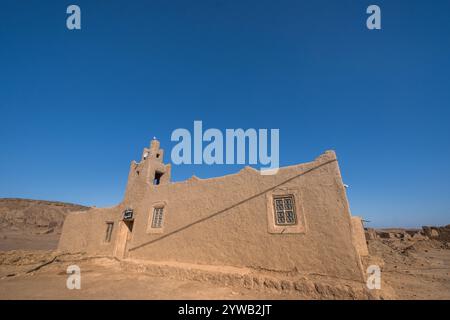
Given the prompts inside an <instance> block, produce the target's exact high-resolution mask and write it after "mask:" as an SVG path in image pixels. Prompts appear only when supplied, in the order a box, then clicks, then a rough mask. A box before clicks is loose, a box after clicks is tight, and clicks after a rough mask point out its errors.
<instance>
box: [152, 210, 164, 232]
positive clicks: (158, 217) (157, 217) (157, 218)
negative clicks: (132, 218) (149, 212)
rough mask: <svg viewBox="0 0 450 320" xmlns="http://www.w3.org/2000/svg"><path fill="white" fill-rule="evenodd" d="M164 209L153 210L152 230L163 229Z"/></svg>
mask: <svg viewBox="0 0 450 320" xmlns="http://www.w3.org/2000/svg"><path fill="white" fill-rule="evenodd" d="M163 214H164V208H154V209H153V219H152V228H161V227H162V222H163Z"/></svg>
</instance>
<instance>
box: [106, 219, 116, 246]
mask: <svg viewBox="0 0 450 320" xmlns="http://www.w3.org/2000/svg"><path fill="white" fill-rule="evenodd" d="M113 226H114V222H107V223H106V237H105V242H111V235H112V230H113Z"/></svg>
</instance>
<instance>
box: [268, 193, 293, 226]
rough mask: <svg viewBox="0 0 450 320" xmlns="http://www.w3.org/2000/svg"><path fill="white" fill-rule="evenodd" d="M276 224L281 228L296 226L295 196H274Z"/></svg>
mask: <svg viewBox="0 0 450 320" xmlns="http://www.w3.org/2000/svg"><path fill="white" fill-rule="evenodd" d="M273 200H274V201H273V203H274V209H275V224H276V225H280V226H288V225H296V224H297V215H296V214H295V202H294V196H293V195H286V196H274V198H273Z"/></svg>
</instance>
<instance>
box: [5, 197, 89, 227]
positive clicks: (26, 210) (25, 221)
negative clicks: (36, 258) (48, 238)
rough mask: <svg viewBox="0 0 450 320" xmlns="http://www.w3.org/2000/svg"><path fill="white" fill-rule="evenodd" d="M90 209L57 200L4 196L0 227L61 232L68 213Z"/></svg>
mask: <svg viewBox="0 0 450 320" xmlns="http://www.w3.org/2000/svg"><path fill="white" fill-rule="evenodd" d="M88 209H89V207H85V206H81V205H78V204H72V203H64V202H57V201H43V200H30V199H14V198H3V199H0V229H1V230H4V231H6V230H10V231H25V232H27V231H31V232H33V231H37V230H44V231H45V230H46V231H47V232H59V231H60V230H61V228H62V225H63V222H64V219H65V217H66V215H67V214H68V213H70V212H73V211H86V210H88Z"/></svg>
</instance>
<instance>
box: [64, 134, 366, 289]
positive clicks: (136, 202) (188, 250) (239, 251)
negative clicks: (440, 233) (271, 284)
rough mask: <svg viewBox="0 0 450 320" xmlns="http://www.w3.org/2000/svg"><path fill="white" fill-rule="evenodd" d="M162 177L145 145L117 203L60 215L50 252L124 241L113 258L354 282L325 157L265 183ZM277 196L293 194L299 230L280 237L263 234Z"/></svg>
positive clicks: (255, 177)
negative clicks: (156, 217) (129, 220)
mask: <svg viewBox="0 0 450 320" xmlns="http://www.w3.org/2000/svg"><path fill="white" fill-rule="evenodd" d="M170 169H171V168H170V165H165V164H164V163H163V151H162V150H161V149H159V142H157V141H155V140H154V141H152V144H151V146H150V148H145V149H144V151H143V156H142V159H141V161H140V162H139V163H137V162H134V161H133V162H132V163H131V166H130V172H129V178H128V185H127V189H126V192H125V197H124V200H123V202H122V203H120V204H119V205H118V206H116V207H112V208H101V209H100V208H94V209H91V210H89V211H87V212H80V213H71V214H69V215H68V217H67V218H66V220H65V223H64V227H63V231H62V236H61V239H60V243H59V250H63V251H72V252H78V251H85V252H88V253H91V254H102V255H110V256H113V255H116V256H117V252H118V250H117V248H118V246H119V245H120V244H121V243H122V242H123V241H124V239H127V240H126V244H125V245H124V246H123V247H124V248H125V250H124V254H123V255H119V256H118V257H119V258H127V259H141V260H149V261H154V262H158V261H172V262H183V263H191V264H196V265H210V266H234V267H245V268H253V269H258V270H265V271H268V272H275V274H279V275H280V274H283V273H290V272H294V273H295V274H297V275H305V276H321V277H329V278H330V279H332V278H335V279H345V280H348V281H358V282H362V281H363V274H362V268H361V261H360V256H359V254H358V251H357V249H358V248H357V245H356V244H355V237H354V227H353V224H352V220H351V215H350V210H349V206H348V202H347V197H346V193H345V188H344V185H343V183H342V179H341V175H340V171H339V166H338V163H337V159H336V155H335V153H334V152H333V151H327V152H326V153H324V154H323V155H321V156H320V157H318V158H317V159H316V160H314V161H312V162H309V163H305V164H300V165H294V166H290V167H285V168H281V169H280V170H279V171H278V173H277V174H276V175H272V176H263V175H261V174H260V173H259V172H258V171H256V170H254V169H252V168H249V167H247V168H245V169H243V170H241V171H240V172H238V173H236V174H232V175H227V176H223V177H218V178H211V179H199V178H196V177H192V178H191V179H189V180H187V181H183V182H177V183H171V182H170ZM156 171H157V172H159V173H162V174H163V175H162V178H161V181H160V184H159V185H153V184H152V182H153V178H154V176H155V172H156ZM283 193H286V194H295V201H296V204H297V205H298V206H299V207H298V209H297V214H298V215H299V216H298V221H299V226H298V227H297V228H291V229H290V230H289V232H286V233H284V232H283V230H281V231H280V230H279V229H278V231H277V232H271V231H273V230H274V225H273V221H271V219H269V217H270V215H272V214H273V212H271V211H270V210H271V209H272V208H271V206H270V205H269V206H268V198H269V199H270V197H271V195H273V194H283ZM161 204H162V205H163V206H164V219H163V226H162V228H161V229H159V230H153V229H152V228H151V226H149V224H151V218H152V214H153V209H154V207H156V206H161ZM126 208H132V209H133V211H134V224H133V229H132V232H130V233H129V234H128V236H126V237H123V236H121V235H120V233H121V232H122V230H123V229H122V227H123V222H122V212H123V211H124V210H125V209H126ZM109 221H110V222H114V227H113V231H112V237H111V241H110V242H105V232H106V223H107V222H109ZM122 244H123V243H122ZM120 248H121V247H120ZM358 250H359V249H358Z"/></svg>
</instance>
